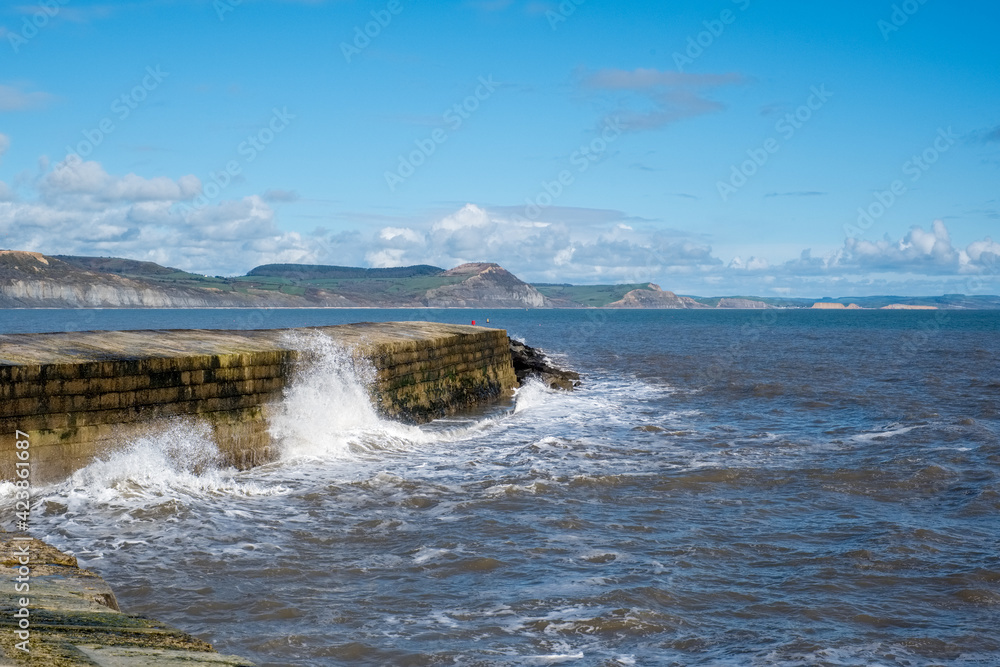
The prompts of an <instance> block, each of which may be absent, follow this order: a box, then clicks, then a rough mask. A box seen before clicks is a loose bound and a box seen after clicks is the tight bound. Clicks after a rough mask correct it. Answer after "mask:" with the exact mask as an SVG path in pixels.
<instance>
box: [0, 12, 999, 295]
mask: <svg viewBox="0 0 1000 667" xmlns="http://www.w3.org/2000/svg"><path fill="white" fill-rule="evenodd" d="M998 18H1000V8H998V7H997V6H996V4H995V3H992V2H960V3H943V2H941V1H940V0H925V1H924V2H921V1H920V0H908V1H907V2H896V3H893V2H886V3H881V2H872V1H870V0H868V1H866V2H855V1H847V2H839V3H819V4H816V3H800V2H778V1H772V2H766V1H764V0H718V1H716V2H693V1H691V2H620V3H609V2H599V1H598V0H583V1H580V0H576V1H574V0H566V1H564V2H562V3H558V2H543V1H537V0H532V1H524V0H482V1H474V0H456V1H454V2H450V1H449V2H444V1H442V2H436V3H430V2H426V1H425V2H409V1H407V0H391V1H390V0H384V1H383V0H376V1H373V2H366V1H361V0H358V1H349V0H347V1H340V2H334V1H327V2H324V1H323V0H311V1H309V0H301V1H291V0H285V1H279V0H242V2H240V1H239V0H214V1H213V0H135V1H128V0H126V1H122V2H116V3H103V2H88V1H85V0H44V2H41V3H34V4H33V3H26V4H18V3H16V2H11V3H5V4H4V5H3V7H2V9H0V247H6V248H16V249H25V250H36V251H41V252H45V253H48V254H60V253H61V254H90V255H114V256H124V257H132V258H136V259H148V260H152V261H156V262H159V263H162V264H167V265H171V266H177V267H180V268H184V269H188V270H193V271H198V272H203V273H212V274H226V275H230V274H241V273H244V272H246V271H247V270H248V269H250V268H252V267H253V266H256V265H258V264H262V263H268V262H302V263H328V264H341V265H363V266H395V265H406V264H416V263H430V264H436V265H439V266H443V267H446V268H448V267H450V266H454V265H456V264H459V263H463V262H467V261H495V262H498V263H500V264H502V265H503V266H505V267H506V268H508V269H510V270H512V271H513V272H515V273H516V274H517V275H518V276H519V277H521V278H523V279H525V280H531V281H545V282H575V283H597V282H638V281H647V280H652V281H654V282H657V283H658V284H660V285H661V286H662V287H663V288H664V289H672V290H674V291H677V292H681V293H692V294H701V295H724V294H759V295H792V296H812V297H819V296H826V295H829V296H839V295H865V294H884V293H896V294H939V293H957V292H960V293H966V294H977V293H998V292H1000V277H998V266H1000V243H997V242H994V241H993V240H992V236H998V235H997V234H996V230H997V228H998V220H1000V201H998V198H1000V191H998V182H1000V180H998V176H1000V86H997V84H996V81H997V75H998V72H1000V67H998V65H1000V42H998V41H997V40H996V39H995V26H996V25H997V20H998ZM998 240H1000V236H998Z"/></svg>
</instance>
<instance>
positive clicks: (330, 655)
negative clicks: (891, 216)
mask: <svg viewBox="0 0 1000 667" xmlns="http://www.w3.org/2000/svg"><path fill="white" fill-rule="evenodd" d="M392 320H433V321H442V322H456V323H466V324H468V323H470V322H471V321H472V320H476V323H477V325H481V326H490V327H498V328H502V329H506V330H507V331H508V333H509V334H510V335H511V336H512V337H515V338H518V339H520V340H523V341H525V342H526V343H527V344H528V345H531V346H535V347H540V348H542V349H543V350H544V351H545V352H546V353H547V354H548V355H549V356H550V357H551V359H552V360H553V361H554V362H555V363H557V364H558V365H561V366H564V367H567V368H571V369H574V370H576V371H578V372H580V373H581V374H582V375H583V384H582V386H581V387H579V388H578V389H577V390H576V391H573V392H560V391H550V390H548V389H546V388H544V387H543V386H542V385H540V384H538V383H536V382H529V383H527V384H526V385H525V386H523V387H521V388H520V389H519V390H518V391H517V393H516V395H515V396H514V397H513V399H512V400H510V401H506V402H503V403H501V404H498V405H493V406H488V407H486V408H483V409H480V410H478V411H475V412H471V413H464V414H458V415H454V416H452V417H449V418H446V419H440V420H437V421H434V422H432V423H429V424H425V425H420V426H413V425H406V424H402V423H397V422H393V421H388V420H386V419H383V418H381V417H380V416H379V415H377V414H376V412H375V411H374V410H373V408H372V406H371V405H370V404H369V402H368V398H367V392H366V390H365V386H364V376H365V374H364V373H363V372H360V371H359V370H358V369H356V368H354V367H353V366H352V365H351V364H350V363H349V362H348V360H347V358H346V357H345V355H344V352H343V350H341V349H339V348H337V346H336V345H334V344H332V343H331V342H330V341H329V340H323V339H321V338H314V339H313V340H312V342H311V343H310V345H314V346H315V349H316V351H317V354H316V355H313V360H312V361H311V362H309V363H310V365H309V366H308V367H302V368H299V369H297V372H296V379H295V381H294V383H293V384H292V385H291V386H290V387H289V389H288V390H287V391H286V394H285V396H284V398H283V400H282V403H281V405H280V406H279V407H278V409H277V413H276V417H275V419H274V420H273V422H272V434H273V435H274V437H275V439H276V441H278V442H279V443H280V446H281V451H282V452H283V453H282V455H281V457H280V459H279V460H277V461H275V462H274V463H271V464H269V465H265V466H262V467H259V468H256V469H253V470H248V471H243V472H240V471H237V470H234V469H230V468H226V467H220V466H219V465H218V464H216V463H214V457H213V456H212V453H213V452H214V445H213V443H212V442H211V439H210V437H209V434H208V432H207V431H205V430H202V429H199V428H197V427H191V426H189V425H185V424H175V425H170V426H167V427H164V428H163V429H162V430H161V431H157V432H154V433H150V434H148V435H146V436H144V437H142V438H137V439H135V440H133V441H131V442H129V443H128V444H127V446H126V447H125V448H123V449H121V450H119V451H116V452H114V453H112V454H109V455H108V456H106V457H105V458H104V459H102V460H98V461H95V462H94V463H92V464H91V465H89V466H88V467H86V468H84V469H82V470H80V471H78V472H77V473H75V474H74V475H73V476H72V477H71V478H70V479H68V480H65V481H63V482H60V483H57V484H54V485H51V486H47V487H36V488H35V506H34V508H33V510H32V528H31V532H32V533H33V534H34V535H35V536H36V537H38V538H40V539H43V540H46V541H48V542H50V543H52V544H53V545H55V546H57V547H58V548H60V549H62V550H65V551H67V552H70V553H72V554H74V555H75V556H76V557H77V558H78V560H79V563H80V565H81V566H82V567H85V568H88V569H90V570H92V571H94V572H96V573H98V574H100V575H101V576H102V577H104V578H105V579H106V580H107V581H108V582H109V583H110V584H111V586H112V587H113V589H114V590H115V592H116V594H117V596H118V600H119V603H120V604H121V606H122V608H123V609H125V610H126V611H128V612H131V613H135V614H142V615H146V616H149V617H152V618H156V619H159V620H161V621H164V622H167V623H169V624H172V625H174V626H176V627H179V628H181V629H183V630H185V631H187V632H189V633H191V634H193V635H195V636H197V637H199V638H202V639H205V640H207V641H209V642H210V643H212V644H213V645H214V646H215V647H216V648H217V649H218V650H219V651H221V652H223V653H228V654H237V655H241V656H244V657H246V658H249V659H251V660H253V661H255V662H256V663H258V664H260V665H317V666H319V665H377V666H387V665H388V666H391V665H406V666H414V667H415V666H423V665H427V666H430V665H456V666H468V667H472V666H487V665H489V666H492V665H503V666H507V665H510V666H514V665H569V666H572V667H578V666H579V667H583V666H603V667H611V666H618V665H666V666H671V665H677V666H688V665H706V666H708V665H711V666H720V667H721V666H726V667H728V666H742V665H749V666H776V667H777V666H781V667H793V666H794V667H799V666H803V667H804V666H830V667H834V666H836V667H843V666H854V665H857V666H860V665H865V666H870V665H876V666H889V665H899V666H906V667H933V666H939V665H954V666H973V665H976V666H991V667H995V666H996V665H1000V311H944V310H942V311H864V310H858V311H841V312H830V311H811V310H778V309H774V310H760V311H753V310H745V311H733V310H705V311H685V310H631V311H630V310H614V311H611V310H481V309H477V310H427V309H415V310H372V309H365V310H169V311H168V310H75V311H65V310H63V311H60V310H8V311H0V331H3V332H30V331H65V330H86V329H159V328H209V329H248V328H282V327H303V326H314V325H326V324H338V323H345V322H357V321H392ZM0 513H2V522H0V525H4V526H5V527H7V528H8V529H12V528H13V524H14V521H15V519H14V509H13V496H12V488H11V486H10V484H9V483H8V482H4V483H2V484H0Z"/></svg>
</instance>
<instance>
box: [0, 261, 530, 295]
mask: <svg viewBox="0 0 1000 667" xmlns="http://www.w3.org/2000/svg"><path fill="white" fill-rule="evenodd" d="M547 305H549V304H548V301H547V299H546V298H545V297H544V296H543V295H542V294H540V293H539V292H538V291H537V290H535V289H534V288H533V287H531V286H530V285H528V284H527V283H524V282H523V281H521V280H519V279H518V278H517V277H516V276H514V275H513V274H511V273H510V272H508V271H506V270H505V269H503V268H502V267H500V266H499V265H497V264H465V265H462V266H460V267H456V268H454V269H451V270H449V271H445V270H444V269H441V268H438V267H434V266H426V265H421V266H411V267H401V268H393V269H364V268H353V267H341V266H318V265H315V266H314V265H292V264H272V265H266V266H259V267H256V268H255V269H253V270H252V271H250V272H249V273H248V274H247V275H245V276H237V277H231V278H225V277H221V276H215V277H211V276H203V275H199V274H195V273H189V272H186V271H181V270H178V269H174V268H170V267H165V266H160V265H159V264H155V263H152V262H141V261H136V260H130V259H122V258H117V257H77V256H70V255H60V256H58V257H55V256H45V255H42V254H40V253H33V252H22V251H15V250H4V251H0V308H209V307H235V308H241V307H383V308H394V307H407V308H418V307H439V308H447V307H493V308H538V307H545V306H547Z"/></svg>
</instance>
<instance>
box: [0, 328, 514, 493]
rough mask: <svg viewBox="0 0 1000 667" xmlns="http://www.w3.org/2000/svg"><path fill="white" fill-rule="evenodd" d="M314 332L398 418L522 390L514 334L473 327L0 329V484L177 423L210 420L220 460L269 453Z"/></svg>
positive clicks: (70, 465) (251, 460) (38, 478)
mask: <svg viewBox="0 0 1000 667" xmlns="http://www.w3.org/2000/svg"><path fill="white" fill-rule="evenodd" d="M317 337H325V338H326V339H329V340H331V341H333V343H334V344H335V345H338V346H341V347H342V348H343V349H344V350H345V354H348V355H350V356H351V357H352V358H353V359H354V360H356V361H357V362H359V363H362V364H367V365H368V366H369V367H370V369H371V370H372V374H373V377H372V378H371V383H370V393H371V396H372V400H373V403H374V405H375V406H376V408H377V410H378V411H379V413H380V414H382V415H383V416H386V417H390V418H394V419H400V420H403V421H409V422H423V421H428V420H430V419H433V418H435V417H439V416H442V415H445V414H449V413H451V412H455V411H457V410H461V409H463V408H467V407H471V406H475V405H481V404H484V403H488V402H490V401H495V400H498V399H500V398H502V397H505V396H509V395H510V393H511V392H512V391H513V389H514V387H516V386H517V379H516V377H515V374H514V369H513V366H512V363H511V353H510V349H509V343H508V339H507V334H506V332H505V331H503V330H500V329H489V328H484V327H473V326H464V325H453V324H439V323H433V322H387V323H358V324H349V325H341V326H331V327H313V328H308V329H278V330H259V331H210V330H161V331H112V332H105V331H89V332H79V333H48V334H6V335H0V479H8V480H10V479H15V478H16V475H17V473H18V466H17V463H18V462H19V461H21V462H22V464H23V463H30V465H22V466H21V468H24V469H27V470H30V479H31V480H32V481H34V482H48V481H53V480H57V479H61V478H64V477H66V476H68V475H70V474H71V473H72V472H73V471H75V470H78V469H79V468H82V467H83V466H85V465H87V464H88V463H89V462H91V461H92V460H93V459H94V458H95V457H97V456H99V455H101V454H103V453H105V452H108V451H110V450H112V449H114V448H115V447H119V446H121V445H122V444H123V443H124V442H126V441H128V440H129V439H132V438H135V437H137V436H141V435H142V434H143V433H144V432H148V431H150V430H151V429H159V428H162V427H163V426H164V425H165V424H168V423H175V422H178V421H179V422H181V423H184V422H185V421H187V422H188V423H191V424H192V425H195V424H200V425H203V426H204V425H207V426H208V427H210V428H211V430H212V434H213V438H214V440H215V442H216V444H217V446H218V448H219V452H220V455H221V457H222V458H223V461H222V462H223V463H225V464H228V465H233V466H236V467H238V468H241V469H245V468H249V467H252V466H255V465H259V464H262V463H266V462H268V461H272V460H274V459H275V458H277V456H278V455H279V452H278V451H277V445H276V443H275V439H274V437H273V436H272V434H271V433H270V429H269V418H270V416H271V415H272V414H273V411H274V410H275V407H276V406H277V405H278V403H279V402H280V401H281V399H282V396H283V392H284V391H285V390H286V389H287V388H288V387H289V386H290V384H291V383H292V382H293V381H294V378H295V376H296V373H298V372H300V371H301V370H302V369H303V368H304V367H306V366H307V365H308V363H309V359H308V358H309V356H310V354H312V353H313V352H312V350H313V349H314V347H315V341H316V339H317ZM18 432H20V435H18ZM24 435H27V436H28V437H27V438H24V437H23V436H24ZM18 440H21V441H22V442H25V441H27V442H28V443H29V445H28V451H29V454H28V455H27V459H25V456H24V455H20V458H19V455H18V451H24V450H23V449H16V448H15V443H16V442H17V441H18ZM22 447H23V446H22Z"/></svg>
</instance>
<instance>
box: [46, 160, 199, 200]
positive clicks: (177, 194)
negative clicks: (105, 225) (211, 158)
mask: <svg viewBox="0 0 1000 667" xmlns="http://www.w3.org/2000/svg"><path fill="white" fill-rule="evenodd" d="M39 190H40V191H41V192H42V194H43V195H44V196H45V197H46V199H48V200H50V201H53V200H58V199H60V198H64V197H66V196H77V197H83V198H85V199H88V200H90V201H95V202H125V201H169V202H177V201H188V200H191V199H193V198H194V197H196V196H198V195H199V194H200V193H201V181H200V180H199V179H198V178H197V177H195V176H191V175H188V176H182V177H180V178H179V179H177V180H176V181H174V180H172V179H169V178H166V177H164V176H158V177H155V178H143V177H141V176H137V175H136V174H126V175H125V176H122V177H116V176H111V175H110V174H108V173H107V172H106V171H105V170H104V167H102V166H101V165H100V163H98V162H93V161H84V160H80V159H79V158H76V157H75V156H71V157H68V158H66V159H65V160H63V161H62V162H60V163H58V164H57V165H56V166H55V168H54V169H53V170H52V171H50V172H49V173H47V174H46V175H45V176H43V177H42V179H41V182H40V183H39Z"/></svg>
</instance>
